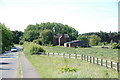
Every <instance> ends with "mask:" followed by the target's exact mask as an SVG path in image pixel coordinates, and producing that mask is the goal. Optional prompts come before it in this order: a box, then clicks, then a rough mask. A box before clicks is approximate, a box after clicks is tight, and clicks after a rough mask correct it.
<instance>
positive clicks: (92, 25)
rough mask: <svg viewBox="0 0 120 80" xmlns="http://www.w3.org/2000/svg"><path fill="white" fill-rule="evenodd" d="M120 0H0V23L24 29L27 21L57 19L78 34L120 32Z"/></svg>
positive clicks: (11, 27) (51, 20)
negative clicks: (119, 8) (119, 29)
mask: <svg viewBox="0 0 120 80" xmlns="http://www.w3.org/2000/svg"><path fill="white" fill-rule="evenodd" d="M118 1H119V0H0V10H1V13H0V22H2V23H5V25H6V26H7V27H8V28H10V29H11V30H20V31H24V29H25V28H26V27H27V25H28V24H36V23H43V22H58V23H63V24H67V25H69V26H71V27H74V28H75V29H76V30H78V31H79V33H86V32H98V31H100V30H101V31H104V32H109V31H112V32H114V31H118Z"/></svg>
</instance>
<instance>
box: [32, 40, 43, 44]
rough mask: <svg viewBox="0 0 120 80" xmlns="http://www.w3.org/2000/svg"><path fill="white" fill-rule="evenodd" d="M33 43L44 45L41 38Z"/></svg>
mask: <svg viewBox="0 0 120 80" xmlns="http://www.w3.org/2000/svg"><path fill="white" fill-rule="evenodd" d="M33 43H36V44H39V45H42V41H41V39H36V40H33Z"/></svg>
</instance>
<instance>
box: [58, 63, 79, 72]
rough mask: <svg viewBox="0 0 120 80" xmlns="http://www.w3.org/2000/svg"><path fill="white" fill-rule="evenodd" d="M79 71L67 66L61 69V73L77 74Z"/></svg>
mask: <svg viewBox="0 0 120 80" xmlns="http://www.w3.org/2000/svg"><path fill="white" fill-rule="evenodd" d="M77 70H78V69H77V68H74V67H71V66H68V65H65V66H64V67H61V68H60V71H61V72H76V71H77Z"/></svg>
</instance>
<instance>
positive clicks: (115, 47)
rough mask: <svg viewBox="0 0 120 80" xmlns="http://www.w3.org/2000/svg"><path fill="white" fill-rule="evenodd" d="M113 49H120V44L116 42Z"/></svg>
mask: <svg viewBox="0 0 120 80" xmlns="http://www.w3.org/2000/svg"><path fill="white" fill-rule="evenodd" d="M112 48H113V49H120V44H117V43H115V42H114V43H113V44H112Z"/></svg>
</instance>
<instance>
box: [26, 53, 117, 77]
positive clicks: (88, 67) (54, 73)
mask: <svg viewBox="0 0 120 80" xmlns="http://www.w3.org/2000/svg"><path fill="white" fill-rule="evenodd" d="M26 57H27V58H28V60H29V61H30V62H31V63H32V65H33V66H34V67H35V68H36V70H37V71H38V72H39V74H40V76H41V77H42V78H117V77H118V73H117V72H116V71H115V70H112V69H107V68H105V67H102V66H97V65H95V64H90V63H87V62H85V61H81V60H78V59H67V58H66V62H65V58H61V57H52V56H49V57H48V56H45V55H39V56H38V55H26ZM66 64H67V65H70V66H72V67H75V68H77V69H78V71H77V72H65V73H62V72H61V71H60V70H59V68H61V67H63V66H64V65H66Z"/></svg>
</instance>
